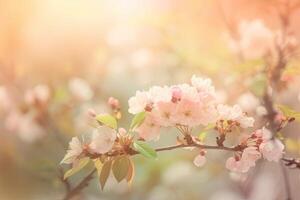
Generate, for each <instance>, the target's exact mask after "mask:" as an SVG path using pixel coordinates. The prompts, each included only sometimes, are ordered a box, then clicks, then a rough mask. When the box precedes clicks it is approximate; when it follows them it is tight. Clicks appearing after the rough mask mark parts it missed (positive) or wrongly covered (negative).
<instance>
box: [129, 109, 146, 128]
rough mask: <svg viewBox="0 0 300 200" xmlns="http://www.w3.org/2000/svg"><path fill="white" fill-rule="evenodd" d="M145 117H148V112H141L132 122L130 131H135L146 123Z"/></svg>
mask: <svg viewBox="0 0 300 200" xmlns="http://www.w3.org/2000/svg"><path fill="white" fill-rule="evenodd" d="M145 117H146V112H140V113H138V114H136V115H135V116H134V117H133V119H132V121H131V125H130V129H135V128H137V127H139V126H140V125H141V124H142V123H143V122H144V120H145Z"/></svg>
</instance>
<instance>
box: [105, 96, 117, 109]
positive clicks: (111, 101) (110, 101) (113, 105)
mask: <svg viewBox="0 0 300 200" xmlns="http://www.w3.org/2000/svg"><path fill="white" fill-rule="evenodd" d="M107 103H108V105H109V106H110V107H111V108H112V109H117V108H120V102H119V100H118V99H116V98H114V97H109V98H108V101H107Z"/></svg>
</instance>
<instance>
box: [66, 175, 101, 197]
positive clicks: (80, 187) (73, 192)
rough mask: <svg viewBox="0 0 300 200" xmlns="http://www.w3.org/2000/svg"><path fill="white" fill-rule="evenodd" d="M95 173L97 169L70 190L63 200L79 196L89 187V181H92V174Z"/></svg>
mask: <svg viewBox="0 0 300 200" xmlns="http://www.w3.org/2000/svg"><path fill="white" fill-rule="evenodd" d="M96 171H97V169H93V170H92V171H91V172H90V173H89V174H88V175H87V176H86V177H85V178H84V179H82V181H81V182H80V183H79V184H78V185H77V186H76V187H74V188H73V189H72V190H70V191H69V192H68V193H67V194H66V196H65V197H64V198H63V200H70V199H71V198H72V197H74V196H76V195H77V194H79V193H80V192H81V191H82V190H83V189H84V188H85V187H87V186H88V185H89V182H90V180H92V179H93V176H94V173H95V172H96Z"/></svg>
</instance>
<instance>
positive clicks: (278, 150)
mask: <svg viewBox="0 0 300 200" xmlns="http://www.w3.org/2000/svg"><path fill="white" fill-rule="evenodd" d="M259 150H260V152H261V153H262V154H263V157H264V158H265V159H267V160H268V161H275V162H278V161H279V160H280V159H281V158H282V155H283V150H284V145H283V144H282V142H281V141H280V140H278V139H274V140H268V141H266V142H263V143H261V145H260V146H259Z"/></svg>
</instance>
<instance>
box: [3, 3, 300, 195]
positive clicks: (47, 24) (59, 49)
mask: <svg viewBox="0 0 300 200" xmlns="http://www.w3.org/2000/svg"><path fill="white" fill-rule="evenodd" d="M282 2H284V1H280V0H279V1H278V0H160V1H159V0H0V27H1V28H0V135H1V139H0V199H1V200H2V199H3V200H6V199H9V200H10V199H12V200H27V199H28V200H35V199H38V200H41V199H45V200H47V199H61V198H62V197H63V196H64V193H65V188H64V187H65V186H64V184H63V182H62V181H61V170H62V168H61V167H60V165H59V162H60V161H61V159H62V158H63V156H64V154H65V150H66V148H67V145H68V142H69V140H70V138H71V137H73V136H80V135H82V134H88V133H89V132H90V127H89V125H88V123H87V122H86V112H87V111H88V110H89V109H90V108H93V109H95V110H96V111H97V112H98V113H102V112H110V110H109V107H108V106H107V103H106V102H107V99H108V98H109V97H110V96H113V97H115V98H117V99H119V100H120V102H121V104H122V112H123V116H122V118H121V120H120V123H121V125H122V126H124V127H125V128H127V127H128V123H129V122H130V120H131V117H132V116H130V115H129V114H127V109H128V104H127V100H128V98H129V97H131V96H133V95H134V94H135V91H136V90H139V89H140V90H141V89H148V88H149V86H151V85H164V84H175V83H183V82H188V81H189V79H190V77H191V75H192V74H196V75H198V76H203V77H210V78H211V79H212V80H213V82H214V85H215V86H216V89H217V92H218V101H220V102H224V103H229V104H235V103H238V104H240V105H241V106H242V107H243V108H244V110H245V111H247V112H248V113H249V114H251V115H252V116H254V117H256V118H257V119H260V118H263V115H264V112H265V109H264V107H263V105H262V104H261V95H262V94H261V93H262V90H263V88H264V86H265V82H266V81H265V77H264V76H263V75H262V74H260V73H257V72H258V71H261V70H262V69H264V67H265V66H264V63H263V62H262V60H261V59H248V60H245V59H243V60H242V61H241V59H239V57H238V56H237V55H236V52H234V51H232V48H231V46H230V44H229V43H230V41H229V39H228V38H229V36H230V34H231V31H232V28H233V27H237V26H238V24H239V23H240V22H242V21H243V20H246V21H247V20H249V21H251V20H257V19H259V20H261V21H263V22H264V23H265V25H266V26H267V27H268V28H269V29H270V30H272V31H274V32H276V31H277V30H279V29H280V28H281V24H280V19H279V17H278V16H279V15H278V10H280V8H281V4H282ZM291 2H292V3H295V4H297V3H298V1H297V0H295V1H291ZM289 32H290V33H291V34H292V35H293V38H294V39H295V40H299V39H300V9H298V10H295V11H294V12H293V13H291V16H290V24H289ZM253 51H254V52H255V51H257V49H256V48H253ZM283 81H285V82H286V83H287V84H285V87H284V88H283V89H282V90H281V92H280V93H279V94H278V96H277V98H276V102H280V103H284V104H287V105H289V106H291V107H292V108H294V109H295V110H300V105H299V104H300V66H299V60H298V54H296V55H295V56H294V57H293V58H292V59H290V62H289V64H288V68H287V70H286V71H285V72H284V77H283ZM261 121H262V120H261ZM261 124H262V122H260V121H259V120H258V121H257V122H256V125H257V127H259V126H260V125H261ZM165 132H166V133H165V134H163V135H162V138H161V140H160V142H159V143H158V144H153V145H154V146H155V145H158V146H159V145H166V144H173V143H174V141H175V134H168V133H172V132H175V130H165ZM283 134H284V135H285V136H286V137H288V139H287V140H286V142H287V148H288V149H287V153H288V154H289V155H293V156H295V157H297V156H299V153H300V137H299V125H297V124H296V123H295V124H293V125H291V126H289V127H288V128H286V129H284V130H283ZM233 137H238V135H233ZM214 138H215V135H214V133H211V135H210V136H209V138H208V141H210V140H211V141H213V140H214ZM194 156H195V155H191V153H189V152H188V151H185V150H175V151H171V152H163V153H161V154H160V155H159V159H158V160H154V161H153V160H147V159H145V158H142V157H140V156H136V157H135V158H134V161H135V163H136V170H137V173H136V176H135V178H134V182H133V184H132V185H131V186H127V184H126V183H125V182H124V183H123V182H122V183H121V184H117V183H116V182H115V181H114V180H113V179H111V180H109V182H108V184H107V187H106V189H105V191H103V192H102V191H100V189H99V184H98V181H97V178H95V179H94V180H93V181H92V182H91V184H90V185H89V187H88V188H86V189H85V190H84V192H83V194H82V195H81V196H79V197H78V199H88V200H93V199H101V200H106V199H120V198H122V199H137V200H138V199H145V200H164V199H174V200H177V199H178V200H179V199H189V200H194V199H197V200H199V199H210V200H266V199H267V200H273V199H274V200H276V199H283V197H284V195H285V191H284V187H283V185H282V182H283V181H282V175H281V173H280V167H278V165H275V164H273V163H264V162H261V163H259V164H258V166H257V168H255V169H254V170H253V171H251V172H250V173H249V174H248V176H247V177H240V176H235V175H234V174H230V173H229V172H228V171H227V170H226V169H225V165H224V163H225V159H226V158H227V157H228V153H226V152H208V158H209V159H208V163H207V164H206V165H205V167H203V168H197V167H195V166H194V165H193V163H192V160H193V158H194ZM86 173H88V170H86V171H83V172H82V173H79V174H77V175H75V176H74V177H71V179H70V182H71V184H72V185H76V183H78V181H79V180H81V178H82V177H84V175H86ZM289 175H290V179H291V187H292V192H293V197H294V199H299V198H300V192H299V190H298V187H299V181H300V176H299V172H298V171H296V170H291V171H289Z"/></svg>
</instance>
